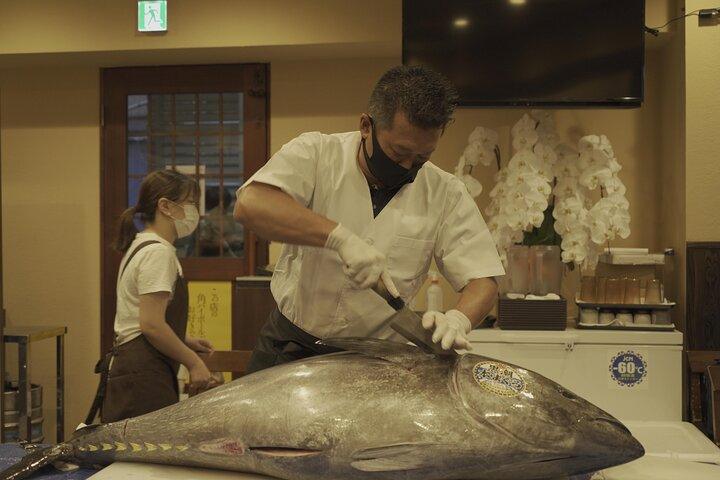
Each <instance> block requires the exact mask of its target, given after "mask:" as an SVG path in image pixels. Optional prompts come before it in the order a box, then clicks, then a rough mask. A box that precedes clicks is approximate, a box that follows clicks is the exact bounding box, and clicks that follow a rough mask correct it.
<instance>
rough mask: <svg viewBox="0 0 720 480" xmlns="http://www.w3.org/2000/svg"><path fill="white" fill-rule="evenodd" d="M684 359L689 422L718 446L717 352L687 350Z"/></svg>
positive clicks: (719, 366)
mask: <svg viewBox="0 0 720 480" xmlns="http://www.w3.org/2000/svg"><path fill="white" fill-rule="evenodd" d="M687 359H688V367H689V369H690V375H689V377H690V421H691V422H692V423H693V424H694V425H695V426H696V427H698V428H699V429H700V430H702V431H703V432H705V434H706V435H708V436H710V437H711V438H712V439H713V441H714V442H715V443H716V444H717V445H720V350H688V352H687ZM704 399H707V400H708V401H707V402H705V401H704Z"/></svg>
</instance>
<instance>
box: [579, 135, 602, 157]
mask: <svg viewBox="0 0 720 480" xmlns="http://www.w3.org/2000/svg"><path fill="white" fill-rule="evenodd" d="M599 146H600V137H599V136H597V135H585V136H584V137H582V138H581V139H580V140H579V141H578V150H579V151H580V153H582V152H591V151H593V150H595V149H597V148H598V147H599Z"/></svg>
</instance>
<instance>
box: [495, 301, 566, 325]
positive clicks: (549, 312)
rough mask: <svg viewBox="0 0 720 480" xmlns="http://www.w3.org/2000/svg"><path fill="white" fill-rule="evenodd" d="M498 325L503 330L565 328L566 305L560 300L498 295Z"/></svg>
mask: <svg viewBox="0 0 720 480" xmlns="http://www.w3.org/2000/svg"><path fill="white" fill-rule="evenodd" d="M497 323H498V327H500V328H501V329H503V330H565V327H566V326H567V305H566V303H565V299H564V298H561V299H560V300H524V299H513V298H507V297H502V296H501V297H500V299H499V300H498V322H497Z"/></svg>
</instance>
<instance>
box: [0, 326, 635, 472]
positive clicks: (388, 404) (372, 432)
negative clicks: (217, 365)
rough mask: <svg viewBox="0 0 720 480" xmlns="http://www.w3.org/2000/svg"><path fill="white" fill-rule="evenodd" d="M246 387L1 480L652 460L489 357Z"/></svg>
mask: <svg viewBox="0 0 720 480" xmlns="http://www.w3.org/2000/svg"><path fill="white" fill-rule="evenodd" d="M326 343H328V344H331V345H334V346H337V347H340V348H344V349H346V350H348V352H341V353H335V354H329V355H323V356H319V357H314V358H310V359H306V360H301V361H297V362H293V363H289V364H285V365H281V366H277V367H274V368H271V369H268V370H263V371H261V372H257V373H254V374H252V375H248V376H245V377H242V378H240V379H237V380H235V381H233V382H231V383H229V384H227V385H224V386H222V387H218V388H216V389H213V390H210V391H209V392H206V393H203V394H201V395H198V396H195V397H192V398H190V399H188V400H185V401H183V402H180V403H178V404H176V405H172V406H170V407H167V408H164V409H162V410H159V411H156V412H153V413H149V414H146V415H142V416H139V417H135V418H131V419H128V420H124V421H120V422H115V423H110V424H106V425H101V426H89V427H85V428H83V429H81V430H78V431H77V432H76V434H75V435H74V437H73V439H72V440H70V441H68V442H66V443H60V444H58V445H55V446H52V447H49V448H48V449H46V450H41V451H36V452H33V453H30V454H28V455H27V456H26V457H24V458H23V459H22V460H21V461H20V462H19V463H18V464H16V465H15V466H13V467H11V468H10V469H8V470H6V471H5V472H3V473H2V474H0V478H2V479H19V478H26V477H27V476H29V475H31V474H32V472H33V471H34V470H36V469H37V468H39V467H41V466H42V465H44V464H47V463H49V462H52V461H55V460H70V461H75V462H77V463H79V464H81V465H106V464H109V463H112V462H116V461H124V462H150V463H162V464H173V465H189V466H198V467H206V468H217V469H224V470H236V471H244V472H254V473H261V474H265V475H269V476H273V477H278V478H283V479H292V480H306V479H307V480H310V479H312V480H324V479H343V480H350V479H363V480H365V479H367V480H371V479H408V478H413V479H415V480H424V479H433V480H437V479H466V480H469V479H536V478H552V477H556V476H566V475H577V474H583V473H588V472H593V471H596V470H599V469H603V468H606V467H610V466H613V465H618V464H622V463H625V462H628V461H630V460H633V459H635V458H638V457H640V456H642V455H643V453H644V452H643V448H642V446H641V445H640V444H639V443H638V442H637V441H636V440H635V439H634V438H633V437H632V435H631V434H630V432H629V431H628V430H627V429H626V428H625V427H624V426H623V425H622V424H621V423H620V422H619V421H617V420H616V419H614V418H613V417H612V416H610V415H609V414H607V413H606V412H604V411H602V410H600V409H599V408H597V407H595V406H593V405H592V404H590V403H588V402H587V401H585V400H583V399H582V398H579V397H577V396H576V395H574V394H573V393H571V392H569V391H568V390H566V389H564V388H563V387H561V386H560V385H558V384H557V383H555V382H552V381H550V380H548V379H547V378H545V377H543V376H541V375H538V374H537V373H533V372H531V371H528V370H525V369H523V368H520V367H516V366H513V365H509V364H506V363H502V362H498V361H496V360H493V359H490V358H486V357H482V356H479V355H472V354H465V355H459V356H458V355H450V356H444V355H429V354H426V353H423V352H422V351H421V350H420V349H418V348H416V347H414V346H410V345H404V344H399V343H394V342H388V341H383V340H358V339H343V340H337V339H336V340H332V341H327V342H326Z"/></svg>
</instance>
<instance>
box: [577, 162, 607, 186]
mask: <svg viewBox="0 0 720 480" xmlns="http://www.w3.org/2000/svg"><path fill="white" fill-rule="evenodd" d="M611 178H612V172H611V171H610V169H609V168H607V167H602V166H600V165H597V166H595V167H590V168H588V169H586V170H583V172H582V173H580V178H579V179H578V183H579V184H580V185H583V186H585V187H587V188H589V189H590V190H595V189H596V188H598V187H599V186H600V185H604V184H605V182H607V181H608V180H610V179H611Z"/></svg>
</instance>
